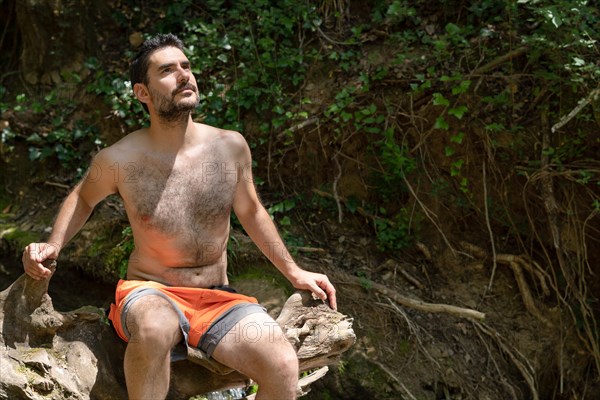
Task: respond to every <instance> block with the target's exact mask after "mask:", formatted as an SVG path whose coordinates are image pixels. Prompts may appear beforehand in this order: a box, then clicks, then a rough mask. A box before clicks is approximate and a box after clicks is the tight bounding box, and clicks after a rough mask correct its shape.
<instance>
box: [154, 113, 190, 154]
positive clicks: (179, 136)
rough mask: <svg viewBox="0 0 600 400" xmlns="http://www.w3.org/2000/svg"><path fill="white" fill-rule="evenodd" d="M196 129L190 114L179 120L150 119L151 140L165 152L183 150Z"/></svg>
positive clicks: (155, 117)
mask: <svg viewBox="0 0 600 400" xmlns="http://www.w3.org/2000/svg"><path fill="white" fill-rule="evenodd" d="M194 129H195V125H194V121H192V116H191V114H189V113H188V114H187V115H185V116H181V118H179V119H177V120H166V119H164V118H159V117H158V116H154V115H153V116H152V117H151V118H150V129H149V133H150V138H151V140H152V141H153V142H154V143H155V144H156V145H157V146H159V147H160V148H161V149H164V150H175V151H176V150H178V149H180V148H182V147H183V146H184V145H185V143H186V142H187V141H188V139H189V135H190V134H191V133H192V132H193V130H194Z"/></svg>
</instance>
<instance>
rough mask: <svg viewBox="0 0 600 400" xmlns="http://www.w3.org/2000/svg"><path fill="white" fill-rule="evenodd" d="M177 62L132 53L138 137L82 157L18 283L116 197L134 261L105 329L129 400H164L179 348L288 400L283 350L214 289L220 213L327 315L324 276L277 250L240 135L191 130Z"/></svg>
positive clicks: (160, 49)
mask: <svg viewBox="0 0 600 400" xmlns="http://www.w3.org/2000/svg"><path fill="white" fill-rule="evenodd" d="M182 50H183V44H182V43H181V41H180V40H179V39H178V38H177V37H175V36H173V35H158V36H157V37H155V38H153V39H151V40H148V41H146V42H145V43H144V45H143V46H142V49H141V50H140V52H139V54H138V55H137V56H136V58H135V59H134V61H133V62H132V64H131V68H130V75H131V80H132V86H133V91H134V93H135V95H136V97H137V98H138V99H139V101H140V102H142V105H143V106H144V108H145V109H146V110H147V111H148V112H149V114H150V127H149V128H143V129H140V130H138V131H135V132H133V133H131V134H129V135H127V136H125V137H124V138H123V139H121V140H120V141H118V142H117V143H115V144H113V145H112V146H110V147H107V148H105V149H103V150H101V151H100V152H99V153H98V154H97V155H96V156H95V157H94V159H93V162H92V164H91V167H90V169H89V171H88V173H87V175H86V177H85V178H84V179H83V180H82V181H81V182H80V183H79V184H78V185H77V186H75V188H74V189H73V191H72V192H71V193H70V194H69V195H68V196H67V198H66V199H65V201H64V203H63V204H62V206H61V208H60V211H59V213H58V216H57V218H56V221H55V223H54V227H53V230H52V233H51V235H50V238H49V239H48V241H47V243H32V244H30V245H29V246H27V247H26V249H25V251H24V254H23V265H24V268H25V272H26V273H27V274H28V275H29V276H31V277H32V278H34V279H38V280H40V279H48V278H49V277H50V271H49V270H48V269H47V268H45V267H44V266H43V265H42V264H41V263H42V262H43V261H44V260H46V259H56V258H58V255H59V253H60V250H61V249H62V248H63V247H64V245H65V244H66V243H67V242H68V241H69V240H70V239H71V238H72V237H73V236H74V235H75V234H76V233H77V232H78V231H79V230H80V229H81V227H82V226H83V225H84V223H85V222H86V221H87V219H88V218H89V216H90V214H91V212H92V210H93V209H94V207H95V206H96V205H97V204H98V203H99V202H100V201H102V200H103V199H104V198H106V197H107V196H108V195H111V194H115V193H116V194H119V195H120V196H121V198H122V199H123V203H124V205H125V210H126V212H127V216H128V218H129V222H130V224H131V228H132V231H133V235H134V242H135V250H134V251H133V253H132V254H131V257H130V259H129V265H128V271H127V279H126V280H121V281H120V282H119V284H118V287H117V295H116V301H115V304H113V306H112V308H111V314H110V318H111V320H112V322H113V324H114V326H115V329H116V330H117V333H118V334H119V335H120V336H121V337H122V338H123V339H124V340H126V341H128V345H127V350H126V352H125V377H126V381H127V390H128V393H129V397H130V399H141V400H147V399H161V398H163V399H164V398H165V397H166V394H167V391H168V387H169V373H170V360H173V359H174V354H175V350H174V349H177V348H179V347H181V346H180V345H181V342H182V341H186V342H187V343H189V344H190V345H193V346H198V347H200V348H201V349H202V350H204V351H205V352H207V354H209V355H211V357H213V358H214V359H215V360H217V361H219V362H221V363H222V364H224V365H227V366H229V367H231V368H234V369H236V370H238V371H240V372H241V373H243V374H245V375H246V376H249V377H250V378H252V379H253V380H255V381H256V382H257V383H258V385H259V393H258V398H266V399H291V398H294V397H295V390H296V384H297V379H298V364H297V357H296V354H295V352H294V350H293V348H292V346H291V345H290V344H289V343H288V342H287V340H286V338H285V337H284V335H283V333H282V331H281V329H280V327H279V326H277V324H276V323H275V322H274V321H273V319H272V318H270V317H269V316H268V314H266V313H265V312H264V309H263V308H262V307H260V306H258V305H257V304H255V303H256V300H255V299H253V298H250V297H246V296H243V295H240V294H237V293H230V292H229V291H228V290H227V287H224V288H223V285H227V283H228V281H227V256H226V247H227V246H226V243H227V240H228V236H229V228H230V227H229V220H230V212H231V209H232V208H233V211H234V212H235V214H236V216H237V217H238V219H239V221H240V222H241V224H242V226H243V227H244V229H245V230H246V232H247V233H248V234H249V235H250V237H251V238H252V240H253V241H254V242H255V243H256V244H257V246H258V247H259V248H260V249H261V250H262V251H263V253H264V254H265V255H266V256H267V257H268V258H269V259H270V260H271V262H272V263H273V264H274V265H275V266H276V267H277V268H278V269H279V270H280V271H281V273H282V274H283V275H285V277H286V278H287V279H289V281H290V282H291V283H292V284H293V285H294V287H296V288H298V289H307V290H310V291H312V292H313V293H314V294H315V295H316V296H318V297H319V298H321V299H322V300H324V301H328V302H329V304H330V305H331V307H333V308H336V297H335V289H334V287H333V285H332V284H331V283H330V282H329V280H328V278H327V277H326V276H325V275H322V274H317V273H313V272H309V271H305V270H303V269H301V268H300V267H298V265H296V263H295V262H294V261H293V260H292V257H291V256H290V255H289V253H288V252H287V250H285V246H284V243H283V242H282V240H281V238H280V236H279V234H278V233H277V230H276V227H275V225H274V224H273V222H272V221H271V218H270V217H269V214H268V213H267V212H266V210H265V209H264V207H263V206H262V204H261V203H260V201H259V199H258V196H257V194H256V191H255V187H254V184H253V182H252V172H251V168H250V166H251V162H252V161H251V155H250V149H249V147H248V144H247V143H246V141H245V139H244V138H243V137H242V135H240V134H239V133H237V132H232V131H226V130H222V129H217V128H214V127H210V126H207V125H203V124H199V123H194V122H193V121H192V118H191V112H192V111H193V110H194V109H195V108H196V106H197V105H198V102H199V97H198V89H197V85H196V80H195V78H194V75H193V74H192V72H191V67H190V62H189V60H188V59H187V57H186V56H185V55H184V53H183V51H182ZM206 300H208V301H206ZM204 303H206V304H204ZM248 324H251V326H252V329H253V331H252V334H251V336H252V337H251V338H250V339H252V340H244V339H245V337H244V335H243V334H240V335H237V336H236V338H235V339H234V340H226V339H227V337H228V336H227V335H229V334H231V333H232V332H238V333H243V332H244V327H245V326H247V325H248ZM257 329H258V332H257V331H256V330H257ZM249 335H250V334H249ZM246 339H248V338H246Z"/></svg>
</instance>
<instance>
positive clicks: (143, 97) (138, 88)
mask: <svg viewBox="0 0 600 400" xmlns="http://www.w3.org/2000/svg"><path fill="white" fill-rule="evenodd" d="M133 94H135V97H137V99H138V100H139V101H141V102H142V103H145V104H148V103H150V92H149V91H148V88H147V87H146V85H144V84H143V83H136V84H135V85H133Z"/></svg>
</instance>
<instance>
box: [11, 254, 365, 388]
mask: <svg viewBox="0 0 600 400" xmlns="http://www.w3.org/2000/svg"><path fill="white" fill-rule="evenodd" d="M54 267H55V264H54V265H53V266H52V268H54ZM48 283H49V279H46V280H43V281H36V280H34V279H32V278H30V277H29V276H27V275H22V276H21V277H20V278H18V279H17V280H16V281H15V282H14V283H13V284H12V285H11V286H10V287H8V288H7V289H6V290H4V291H3V292H0V329H1V330H0V398H2V399H4V398H9V399H49V398H51V399H54V400H61V399H67V398H68V399H100V400H102V399H126V398H127V393H126V389H125V379H124V375H123V356H124V353H125V343H123V342H122V341H121V340H120V339H119V338H118V337H117V335H116V333H115V332H114V330H113V328H112V327H110V326H109V325H108V322H107V320H106V317H105V315H104V312H103V311H102V310H100V309H97V308H95V307H83V308H80V309H78V310H75V311H71V312H58V311H55V310H54V307H53V305H52V300H51V298H50V296H49V295H48V293H47V289H48ZM277 322H278V323H279V324H280V325H281V326H282V328H283V330H284V332H285V333H286V335H287V337H288V338H289V339H290V341H291V342H292V344H293V345H294V346H295V348H296V350H297V353H298V358H299V361H300V370H301V371H308V370H314V369H318V368H320V369H318V370H317V371H315V372H314V373H313V374H311V375H308V376H306V377H305V378H304V379H303V380H301V382H300V384H299V388H298V393H299V395H301V394H303V393H305V391H306V389H305V388H304V387H301V386H302V385H308V384H310V383H312V382H313V381H314V380H316V379H318V378H320V377H322V376H323V375H324V374H325V373H326V371H327V367H326V366H327V365H331V364H333V363H335V362H336V361H337V360H338V359H339V357H340V355H341V354H342V353H343V352H344V351H346V350H348V349H349V348H350V346H352V344H353V343H354V342H355V340H356V337H355V335H354V331H353V330H352V320H351V319H350V318H348V317H346V316H345V315H343V314H340V313H339V312H337V311H334V310H332V309H330V308H329V307H328V306H326V305H325V304H323V302H321V301H316V300H314V299H313V298H312V295H311V294H310V293H308V292H297V293H295V294H293V295H292V296H291V297H290V298H289V299H288V301H287V302H286V303H285V305H284V307H283V309H282V311H281V314H280V316H279V317H278V318H277ZM249 383H250V380H249V378H247V377H246V376H244V375H242V374H240V373H238V372H237V371H232V370H231V369H229V368H227V367H225V366H223V365H221V364H218V363H216V362H214V361H213V360H207V359H206V357H204V356H203V354H202V353H201V352H199V351H197V350H194V349H189V354H188V359H187V360H183V361H179V362H175V363H173V364H172V368H171V385H170V389H169V395H168V398H170V399H184V398H189V397H191V396H194V395H197V394H202V393H207V392H212V391H217V390H223V389H227V388H235V387H245V386H247V385H248V384H249Z"/></svg>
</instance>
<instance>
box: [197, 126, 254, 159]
mask: <svg viewBox="0 0 600 400" xmlns="http://www.w3.org/2000/svg"><path fill="white" fill-rule="evenodd" d="M198 125H199V128H200V129H201V130H202V131H204V132H206V133H207V134H208V135H209V136H210V138H211V140H212V141H213V142H214V143H216V144H217V145H218V146H219V147H223V148H227V149H228V150H230V151H233V152H234V153H236V154H245V153H248V154H249V153H250V147H249V146H248V142H247V141H246V138H245V137H244V136H243V135H242V134H241V133H239V132H236V131H232V130H227V129H221V128H215V127H212V126H209V125H202V124H198Z"/></svg>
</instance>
